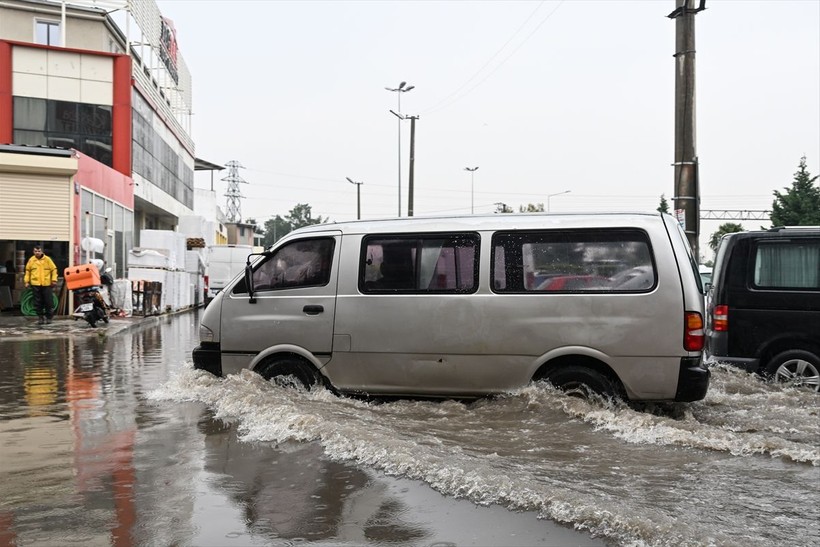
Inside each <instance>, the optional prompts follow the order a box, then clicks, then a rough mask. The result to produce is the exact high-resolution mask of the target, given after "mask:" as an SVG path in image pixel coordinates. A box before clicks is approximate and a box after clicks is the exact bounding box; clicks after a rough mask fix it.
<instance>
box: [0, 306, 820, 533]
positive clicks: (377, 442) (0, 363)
mask: <svg viewBox="0 0 820 547" xmlns="http://www.w3.org/2000/svg"><path fill="white" fill-rule="evenodd" d="M197 321H198V316H197V314H196V313H188V314H182V315H179V316H175V317H173V318H165V319H163V320H162V321H161V322H160V323H159V324H158V325H155V326H152V327H147V328H142V329H139V330H136V331H127V332H123V333H121V334H117V335H113V336H85V337H76V336H75V337H70V338H69V337H65V338H61V337H52V338H48V339H40V340H34V339H3V340H0V368H2V370H3V374H2V375H0V545H5V544H10V545H71V544H82V545H84V546H85V545H294V544H299V545H350V546H353V545H372V546H405V545H407V546H410V545H412V546H416V545H419V546H426V545H441V546H444V545H571V544H575V545H664V546H666V545H668V546H673V545H674V546H677V545H744V546H746V545H761V546H781V545H807V546H808V545H818V544H820V397H818V395H816V394H814V393H810V392H804V391H795V390H783V389H781V388H780V387H778V386H773V385H769V384H767V383H764V382H762V381H760V380H759V379H757V378H756V377H754V376H751V375H748V374H746V373H744V372H741V371H738V370H734V369H730V368H726V367H715V368H713V381H712V386H711V388H710V392H709V394H708V395H707V398H706V399H705V400H704V401H701V402H697V403H690V404H685V405H665V406H659V407H649V408H644V409H641V410H636V409H633V408H630V407H628V406H626V405H623V404H608V403H604V402H585V401H580V400H577V399H573V398H569V397H566V396H564V395H562V394H560V393H558V392H555V391H554V390H552V389H550V388H549V387H547V386H541V385H536V386H531V387H527V388H525V389H522V390H520V391H516V392H514V393H508V394H505V395H503V396H500V397H496V398H492V399H486V400H480V401H476V402H473V403H469V404H465V403H461V402H454V401H444V402H429V401H409V400H402V401H394V402H382V403H375V402H367V401H362V400H357V399H347V398H339V397H336V396H334V395H332V394H331V393H329V392H327V391H324V390H318V391H313V392H303V391H298V390H295V389H290V388H284V387H280V386H277V385H275V384H272V383H268V382H264V381H262V380H261V378H259V377H258V376H256V375H254V374H251V373H244V374H241V375H237V376H233V377H230V378H227V379H218V378H215V377H213V376H210V375H208V374H207V373H204V372H201V371H195V370H193V368H192V367H191V364H190V350H191V348H192V347H193V346H194V345H196V332H197ZM555 523H559V524H555Z"/></svg>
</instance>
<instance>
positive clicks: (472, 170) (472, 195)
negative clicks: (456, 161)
mask: <svg viewBox="0 0 820 547" xmlns="http://www.w3.org/2000/svg"><path fill="white" fill-rule="evenodd" d="M464 170H465V171H469V172H470V214H471V215H472V214H475V172H476V171H478V166H477V165H476V166H475V167H465V168H464Z"/></svg>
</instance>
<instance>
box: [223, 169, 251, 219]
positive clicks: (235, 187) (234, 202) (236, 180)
mask: <svg viewBox="0 0 820 547" xmlns="http://www.w3.org/2000/svg"><path fill="white" fill-rule="evenodd" d="M225 165H227V166H228V176H227V177H225V178H224V179H222V180H224V181H226V182H227V183H228V188H227V190H225V197H227V198H228V201H227V203H226V204H225V205H226V206H225V215H226V216H227V217H228V219H229V220H230V221H231V222H242V204H241V203H240V202H239V200H240V199H241V198H242V197H244V196H242V193H241V192H240V191H239V185H240V184H248V181H246V180H245V179H243V178H242V177H240V176H239V170H240V169H244V168H245V166H243V165H242V164H241V163H239V162H238V161H236V160H231V161H229V162H228V163H226V164H225Z"/></svg>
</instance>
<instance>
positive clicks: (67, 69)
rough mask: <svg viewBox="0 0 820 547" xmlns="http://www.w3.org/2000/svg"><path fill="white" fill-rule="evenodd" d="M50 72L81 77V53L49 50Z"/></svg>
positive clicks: (50, 73)
mask: <svg viewBox="0 0 820 547" xmlns="http://www.w3.org/2000/svg"><path fill="white" fill-rule="evenodd" d="M48 74H49V76H60V77H62V78H79V77H80V54H79V53H68V52H64V51H54V50H48Z"/></svg>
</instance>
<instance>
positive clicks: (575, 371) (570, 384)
mask: <svg viewBox="0 0 820 547" xmlns="http://www.w3.org/2000/svg"><path fill="white" fill-rule="evenodd" d="M544 379H545V380H546V381H547V382H549V383H551V384H552V385H554V386H555V387H557V388H558V389H560V390H561V391H563V392H565V393H566V394H567V395H569V396H571V397H578V398H580V399H589V398H590V392H592V393H596V394H598V395H602V396H604V397H615V398H619V399H625V398H626V397H625V394H624V390H623V388H622V387H621V385H620V383H619V382H618V381H616V380H612V379H611V378H610V377H608V376H606V375H605V374H603V373H601V372H598V371H597V370H594V369H591V368H588V367H584V366H578V365H562V366H559V367H558V368H556V369H554V370H552V371H551V372H549V373H547V375H546V377H545V378H544Z"/></svg>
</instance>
